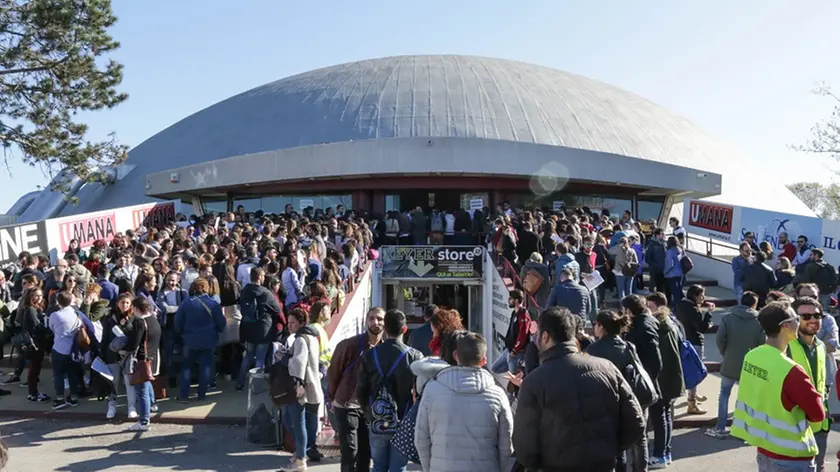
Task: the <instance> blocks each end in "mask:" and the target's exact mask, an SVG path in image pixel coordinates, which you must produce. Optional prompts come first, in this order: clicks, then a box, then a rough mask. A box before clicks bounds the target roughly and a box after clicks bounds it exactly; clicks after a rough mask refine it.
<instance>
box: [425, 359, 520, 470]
mask: <svg viewBox="0 0 840 472" xmlns="http://www.w3.org/2000/svg"><path fill="white" fill-rule="evenodd" d="M512 433H513V414H512V413H511V408H510V402H509V401H508V398H507V395H506V394H505V392H504V390H502V388H501V387H500V386H498V385H497V384H496V382H495V379H494V378H493V374H491V373H490V372H489V371H487V370H486V369H481V368H476V367H447V368H446V369H444V370H442V371H440V372H439V373H438V374H437V377H436V378H435V380H431V381H430V382H429V383H428V384H426V388H425V389H424V392H423V398H422V399H421V400H420V407H419V409H418V411H417V426H416V427H415V433H414V434H415V438H414V444H415V445H416V446H417V452H418V454H419V455H420V463H421V464H422V466H423V471H424V472H430V471H439V470H445V471H447V472H475V471H482V472H508V471H510V469H511V467H512V466H513V457H512V454H513V443H512V441H511V434H512Z"/></svg>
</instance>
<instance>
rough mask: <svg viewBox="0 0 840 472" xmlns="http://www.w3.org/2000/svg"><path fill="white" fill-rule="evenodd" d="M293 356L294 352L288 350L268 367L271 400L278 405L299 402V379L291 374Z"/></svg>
mask: <svg viewBox="0 0 840 472" xmlns="http://www.w3.org/2000/svg"><path fill="white" fill-rule="evenodd" d="M291 357H292V353H291V352H287V353H286V354H284V355H283V356H282V357H281V358H280V360H278V361H277V362H275V363H274V364H271V367H269V369H268V385H269V386H268V389H269V393H270V395H271V401H272V402H273V403H274V404H275V405H277V406H283V405H290V404H292V403H295V402H297V381H295V379H294V378H293V377H292V376H291V374H289V359H291Z"/></svg>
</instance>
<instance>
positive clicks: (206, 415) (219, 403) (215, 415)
mask: <svg viewBox="0 0 840 472" xmlns="http://www.w3.org/2000/svg"><path fill="white" fill-rule="evenodd" d="M3 388H5V389H7V390H11V391H12V394H11V395H7V396H4V397H0V415H5V416H10V415H12V416H24V417H30V418H38V417H44V416H54V417H57V418H75V419H91V420H93V419H102V420H103V421H104V420H105V412H106V410H107V409H108V406H107V402H106V401H98V400H97V399H96V398H95V397H94V398H84V399H81V400H80V401H79V406H78V407H76V408H69V409H66V410H60V411H53V410H52V409H51V405H50V404H49V403H47V404H35V403H29V402H28V401H26V395H27V389H26V388H20V387H19V386H17V385H9V386H5V387H3ZM41 391H42V392H44V393H46V394H47V395H49V396H51V397H52V396H53V395H54V393H55V389H54V388H53V379H52V370H50V369H44V370H43V371H42V372H41ZM168 393H169V394H170V395H171V396H173V398H172V399H166V398H164V399H159V400H158V407H159V409H160V411H158V413H153V416H152V421H154V422H156V423H178V424H191V423H212V424H244V423H245V414H246V412H247V405H248V394H247V392H246V391H241V392H237V391H236V389H235V388H234V385H233V382H226V381H225V380H224V379H223V378H219V380H218V388H217V389H214V390H211V391H210V392H208V393H207V398H206V399H205V400H204V401H201V402H199V401H197V400H196V399H195V394H196V390H195V387H193V389H192V392H191V393H192V395H193V397H192V400H191V401H190V402H189V403H187V404H181V403H178V402H176V401H175V400H174V394H175V392H172V391H170V392H168ZM126 408H127V407H126V403H125V397H124V396H122V397H121V398H120V405H119V408H118V410H117V418H116V419H115V421H128V418H127V417H126V415H127V411H126Z"/></svg>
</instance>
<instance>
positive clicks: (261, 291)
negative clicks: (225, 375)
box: [236, 267, 280, 390]
mask: <svg viewBox="0 0 840 472" xmlns="http://www.w3.org/2000/svg"><path fill="white" fill-rule="evenodd" d="M249 277H250V279H251V283H249V284H248V285H246V286H245V288H243V289H242V293H241V294H240V296H239V311H240V313H241V314H242V320H241V321H240V324H239V340H240V341H241V342H243V343H245V353H244V354H243V355H242V364H241V365H240V366H239V375H238V377H237V379H236V389H237V390H242V389H243V388H244V387H245V380H246V379H247V378H248V370H249V369H250V368H251V362H252V361H253V362H254V363H255V364H256V367H257V368H258V369H262V368H263V367H265V358H266V356H267V355H268V348H269V346H270V345H271V342H272V341H273V340H274V337H275V334H276V333H275V332H274V330H273V329H272V328H273V326H274V317H275V316H277V315H278V314H279V313H280V305H279V304H278V303H277V299H276V298H275V297H274V295H273V294H272V293H271V290H269V289H267V288H266V287H264V286H263V282H265V270H263V269H262V268H260V267H252V268H251V272H250V274H249Z"/></svg>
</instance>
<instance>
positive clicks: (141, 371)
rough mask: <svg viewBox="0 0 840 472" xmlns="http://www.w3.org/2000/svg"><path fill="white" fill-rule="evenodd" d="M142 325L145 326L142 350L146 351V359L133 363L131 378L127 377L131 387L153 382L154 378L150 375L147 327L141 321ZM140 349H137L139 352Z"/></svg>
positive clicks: (150, 365)
mask: <svg viewBox="0 0 840 472" xmlns="http://www.w3.org/2000/svg"><path fill="white" fill-rule="evenodd" d="M143 325H144V326H146V334H145V336H144V339H143V348H144V350H145V351H146V358H145V359H143V360H142V361H140V360H137V362H135V363H134V370H133V371H132V372H131V376H130V377H129V382H128V383H130V384H131V385H140V384H142V383H144V382H151V381H153V380H155V376H154V375H153V374H152V361H151V360H149V327H148V326H147V325H146V322H145V321H143ZM139 350H140V348H139V347H138V348H137V351H139ZM137 351H135V352H134V356H135V360H136V359H137Z"/></svg>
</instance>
